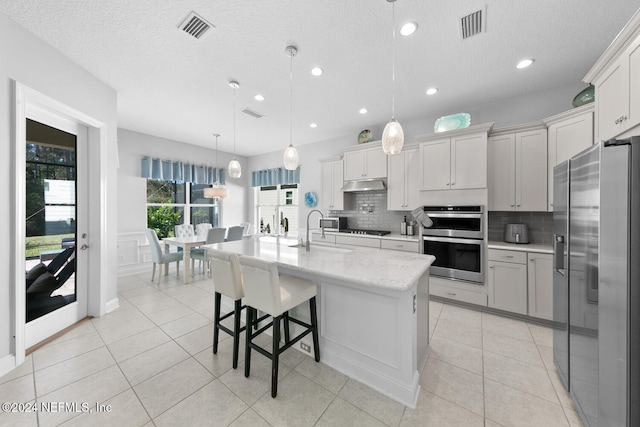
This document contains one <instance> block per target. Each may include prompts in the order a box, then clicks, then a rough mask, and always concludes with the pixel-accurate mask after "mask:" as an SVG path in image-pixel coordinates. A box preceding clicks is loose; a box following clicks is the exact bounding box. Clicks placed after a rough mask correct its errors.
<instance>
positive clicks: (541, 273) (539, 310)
mask: <svg viewBox="0 0 640 427" xmlns="http://www.w3.org/2000/svg"><path fill="white" fill-rule="evenodd" d="M552 269H553V255H547V254H534V253H529V261H528V265H527V275H528V287H529V316H532V317H539V318H540V319H547V320H553V270H552Z"/></svg>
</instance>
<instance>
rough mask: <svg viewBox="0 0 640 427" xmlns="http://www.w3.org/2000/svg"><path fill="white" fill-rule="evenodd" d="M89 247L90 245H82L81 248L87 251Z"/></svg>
mask: <svg viewBox="0 0 640 427" xmlns="http://www.w3.org/2000/svg"><path fill="white" fill-rule="evenodd" d="M88 248H89V245H82V246H80V249H82V250H83V251H86V250H87V249H88Z"/></svg>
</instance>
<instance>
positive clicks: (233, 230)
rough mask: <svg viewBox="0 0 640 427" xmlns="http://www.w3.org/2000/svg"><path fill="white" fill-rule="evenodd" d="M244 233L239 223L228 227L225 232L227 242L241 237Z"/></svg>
mask: <svg viewBox="0 0 640 427" xmlns="http://www.w3.org/2000/svg"><path fill="white" fill-rule="evenodd" d="M243 234H244V227H243V226H241V225H234V226H233V227H229V231H228V232H227V242H231V241H233V240H240V239H242V235H243Z"/></svg>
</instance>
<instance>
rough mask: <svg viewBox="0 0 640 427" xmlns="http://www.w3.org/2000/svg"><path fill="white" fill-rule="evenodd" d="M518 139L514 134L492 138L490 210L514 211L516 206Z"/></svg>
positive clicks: (490, 141)
mask: <svg viewBox="0 0 640 427" xmlns="http://www.w3.org/2000/svg"><path fill="white" fill-rule="evenodd" d="M515 142H516V139H515V135H514V134H508V135H500V136H492V137H491V138H489V141H488V145H489V147H488V150H489V159H488V160H487V161H488V165H489V171H488V178H489V182H488V184H489V188H488V193H489V210H490V211H512V210H514V208H515V205H516V194H515V193H516V189H515V174H516V171H515V165H516V144H515Z"/></svg>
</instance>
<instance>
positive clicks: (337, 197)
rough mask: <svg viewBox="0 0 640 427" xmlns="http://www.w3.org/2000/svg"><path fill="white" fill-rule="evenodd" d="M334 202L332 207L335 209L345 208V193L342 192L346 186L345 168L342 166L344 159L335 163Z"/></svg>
mask: <svg viewBox="0 0 640 427" xmlns="http://www.w3.org/2000/svg"><path fill="white" fill-rule="evenodd" d="M332 175H333V181H332V185H333V197H332V199H333V203H332V206H331V209H333V210H335V211H341V210H344V209H345V206H344V205H345V203H344V199H345V197H347V196H345V194H344V193H343V192H342V187H343V186H344V169H343V167H342V160H339V161H337V162H334V163H333V174H332Z"/></svg>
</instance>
